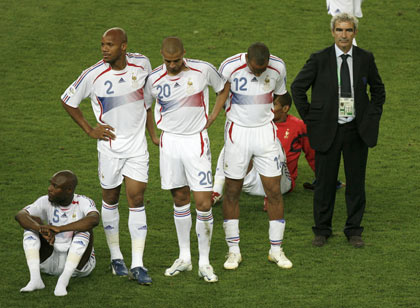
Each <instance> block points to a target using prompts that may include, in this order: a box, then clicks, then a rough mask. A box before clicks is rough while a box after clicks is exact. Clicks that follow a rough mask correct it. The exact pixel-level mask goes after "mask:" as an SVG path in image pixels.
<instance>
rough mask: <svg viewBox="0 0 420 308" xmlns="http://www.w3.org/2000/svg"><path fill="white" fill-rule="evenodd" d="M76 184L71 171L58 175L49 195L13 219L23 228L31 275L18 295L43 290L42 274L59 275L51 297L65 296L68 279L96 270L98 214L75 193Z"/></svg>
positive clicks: (87, 201) (93, 205)
mask: <svg viewBox="0 0 420 308" xmlns="http://www.w3.org/2000/svg"><path fill="white" fill-rule="evenodd" d="M76 185H77V177H76V175H75V174H74V173H73V172H71V171H60V172H57V173H56V174H54V175H53V177H52V178H51V180H50V186H49V187H48V195H45V196H42V197H40V198H38V200H36V201H35V202H34V203H32V204H30V205H28V206H26V207H25V208H24V209H22V210H20V211H19V212H18V213H17V215H16V217H15V218H16V220H17V221H18V223H19V224H20V225H21V226H22V228H24V229H25V232H24V233H23V249H24V251H25V256H26V262H27V264H28V268H29V273H30V281H29V283H28V284H27V285H26V286H25V287H23V288H22V289H20V292H32V291H35V290H39V289H43V288H45V285H44V282H43V281H42V278H41V273H40V272H41V271H42V272H44V273H46V274H49V275H55V276H60V277H59V278H58V281H57V285H56V287H55V290H54V295H55V296H65V295H67V286H68V284H69V281H70V278H71V277H85V276H88V275H89V274H90V273H91V272H92V270H93V269H94V268H95V265H96V259H95V253H94V250H93V232H92V229H93V228H94V227H95V226H97V225H98V223H99V212H98V211H97V210H96V207H95V203H94V202H93V201H92V200H91V199H89V198H87V197H85V196H82V195H78V194H75V193H74V190H75V188H76Z"/></svg>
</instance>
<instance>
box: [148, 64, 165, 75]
mask: <svg viewBox="0 0 420 308" xmlns="http://www.w3.org/2000/svg"><path fill="white" fill-rule="evenodd" d="M161 70H163V64H162V65H161V66H158V67H156V68H155V69H154V70H153V71H151V72H150V74H149V77H150V76H152V75H153V74H155V73H157V72H160V71H161Z"/></svg>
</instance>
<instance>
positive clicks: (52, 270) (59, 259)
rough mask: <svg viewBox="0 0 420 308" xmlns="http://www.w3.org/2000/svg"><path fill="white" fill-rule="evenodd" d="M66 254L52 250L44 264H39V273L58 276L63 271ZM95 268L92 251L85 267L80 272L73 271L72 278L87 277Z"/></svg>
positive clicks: (93, 252)
mask: <svg viewBox="0 0 420 308" xmlns="http://www.w3.org/2000/svg"><path fill="white" fill-rule="evenodd" d="M67 253H68V252H59V251H57V250H54V251H53V253H52V254H51V256H49V257H48V258H47V259H46V260H45V261H44V262H42V263H41V264H40V270H41V272H43V273H45V274H48V275H53V276H60V275H61V273H62V272H63V270H64V266H65V264H66V259H67ZM95 266H96V258H95V251H94V250H93V249H92V253H91V254H90V257H89V260H88V261H87V262H86V264H85V266H83V268H82V269H81V270H78V269H75V270H74V272H73V274H72V277H85V276H88V275H89V274H90V273H91V272H92V271H93V269H94V268H95Z"/></svg>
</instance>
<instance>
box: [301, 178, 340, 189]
mask: <svg viewBox="0 0 420 308" xmlns="http://www.w3.org/2000/svg"><path fill="white" fill-rule="evenodd" d="M315 184H316V180H314V181H313V182H312V184H311V183H308V182H305V183H303V188H305V189H308V190H315ZM345 186H346V183H343V182H341V181H340V180H337V183H336V184H335V189H336V190H339V189H340V188H343V187H345Z"/></svg>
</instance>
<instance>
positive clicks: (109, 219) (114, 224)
mask: <svg viewBox="0 0 420 308" xmlns="http://www.w3.org/2000/svg"><path fill="white" fill-rule="evenodd" d="M101 216H102V224H103V226H104V231H105V236H106V242H107V243H108V247H109V252H110V253H111V260H115V259H123V255H122V253H121V250H120V238H119V236H120V235H119V223H120V213H119V212H118V203H116V204H113V205H109V204H107V203H105V201H103V200H102V210H101Z"/></svg>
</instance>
